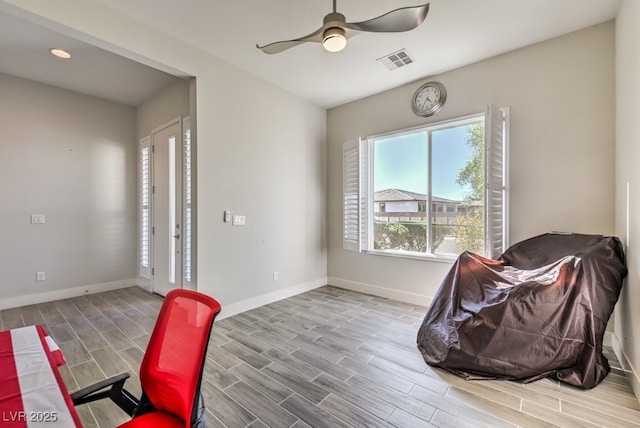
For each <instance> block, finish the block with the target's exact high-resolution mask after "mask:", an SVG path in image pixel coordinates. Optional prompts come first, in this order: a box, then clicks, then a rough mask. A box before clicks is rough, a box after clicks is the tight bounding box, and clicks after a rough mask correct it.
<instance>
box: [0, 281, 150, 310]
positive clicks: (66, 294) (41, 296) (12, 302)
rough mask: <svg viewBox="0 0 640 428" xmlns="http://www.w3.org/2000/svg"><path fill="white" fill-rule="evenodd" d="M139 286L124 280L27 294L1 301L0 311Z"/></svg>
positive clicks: (135, 282)
mask: <svg viewBox="0 0 640 428" xmlns="http://www.w3.org/2000/svg"><path fill="white" fill-rule="evenodd" d="M137 284H138V283H137V280H136V279H122V280H119V281H110V282H103V283H100V284H91V285H84V286H82V287H73V288H64V289H62V290H52V291H45V292H44V293H35V294H25V295H23V296H16V297H8V298H3V299H2V300H0V310H1V309H10V308H18V307H20V306H27V305H35V304H38V303H45V302H52V301H54V300H60V299H69V298H71V297H78V296H84V295H86V294H94V293H101V292H103V291H111V290H117V289H119V288H127V287H133V286H135V285H137Z"/></svg>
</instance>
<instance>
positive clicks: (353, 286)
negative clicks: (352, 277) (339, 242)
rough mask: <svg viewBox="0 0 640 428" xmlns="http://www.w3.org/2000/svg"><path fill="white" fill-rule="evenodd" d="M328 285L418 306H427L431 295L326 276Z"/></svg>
mask: <svg viewBox="0 0 640 428" xmlns="http://www.w3.org/2000/svg"><path fill="white" fill-rule="evenodd" d="M328 284H329V285H335V286H336V287H340V288H345V289H347V290H352V291H359V292H361V293H366V294H373V295H374V296H379V297H386V298H387V299H392V300H398V301H400V302H405V303H411V304H414V305H419V306H426V307H429V306H430V305H431V301H432V300H433V296H426V295H422V294H415V293H409V292H407V291H400V290H393V289H391V288H384V287H379V286H377V285H371V284H365V283H363V282H355V281H349V280H346V279H341V278H333V277H329V278H328Z"/></svg>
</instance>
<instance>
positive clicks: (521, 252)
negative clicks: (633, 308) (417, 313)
mask: <svg viewBox="0 0 640 428" xmlns="http://www.w3.org/2000/svg"><path fill="white" fill-rule="evenodd" d="M626 274H627V269H626V267H625V262H624V252H623V248H622V244H621V243H620V240H619V239H618V238H615V237H606V236H600V235H580V234H553V233H549V234H545V235H541V236H537V237H535V238H531V239H528V240H526V241H522V242H520V243H518V244H515V245H513V246H512V247H510V248H509V249H508V250H507V251H506V252H505V253H504V254H502V256H500V258H499V259H498V260H497V261H496V260H489V259H485V258H483V257H481V256H478V255H476V254H472V253H468V252H465V253H463V254H461V255H460V256H459V257H458V259H457V261H456V262H455V264H454V265H453V266H452V268H451V270H450V271H449V273H448V275H447V276H446V278H445V279H444V281H443V282H442V284H441V285H440V288H439V290H438V292H437V293H436V295H435V297H434V300H433V303H432V304H431V306H430V308H429V310H428V312H427V314H426V316H425V319H424V321H423V323H422V326H421V327H420V330H419V331H418V348H419V349H420V351H421V352H422V355H423V357H424V360H425V361H426V362H427V363H428V364H430V365H433V366H438V367H441V368H443V369H446V370H448V371H450V372H453V373H456V374H459V375H462V376H464V377H465V378H468V379H508V380H517V381H521V382H530V381H534V380H537V379H540V378H543V377H549V376H551V377H555V378H557V379H559V380H561V381H563V382H566V383H569V384H572V385H575V386H579V387H582V388H592V387H594V386H596V385H597V384H598V383H600V381H602V379H604V378H605V377H606V376H607V374H608V373H609V370H610V367H609V362H608V361H607V359H606V357H605V356H604V355H603V354H602V340H603V337H604V332H605V329H606V326H607V321H608V320H609V317H610V316H611V313H612V312H613V307H614V305H615V303H616V301H617V300H618V296H619V294H620V289H621V288H622V280H623V278H624V277H625V276H626Z"/></svg>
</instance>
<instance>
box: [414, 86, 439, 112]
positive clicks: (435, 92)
mask: <svg viewBox="0 0 640 428" xmlns="http://www.w3.org/2000/svg"><path fill="white" fill-rule="evenodd" d="M439 102H440V90H439V89H438V88H436V87H435V86H427V87H425V88H422V90H421V91H419V92H418V93H417V94H416V107H418V108H419V109H420V110H423V111H428V110H431V109H432V108H434V107H435V106H437V105H438V103H439Z"/></svg>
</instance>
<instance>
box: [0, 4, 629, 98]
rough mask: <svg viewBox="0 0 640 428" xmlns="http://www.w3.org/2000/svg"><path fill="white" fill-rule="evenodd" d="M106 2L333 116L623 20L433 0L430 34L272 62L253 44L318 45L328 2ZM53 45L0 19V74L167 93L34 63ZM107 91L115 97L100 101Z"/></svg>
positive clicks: (115, 66) (579, 9)
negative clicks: (407, 59) (355, 103)
mask: <svg viewBox="0 0 640 428" xmlns="http://www.w3.org/2000/svg"><path fill="white" fill-rule="evenodd" d="M99 1H100V2H102V3H104V4H105V5H108V6H109V7H111V8H113V9H116V10H118V11H120V12H121V13H123V14H125V15H128V16H130V17H133V18H135V19H137V20H139V21H141V22H144V23H145V24H146V25H149V26H151V27H154V28H156V29H159V30H161V31H164V32H166V33H168V34H171V35H172V36H174V37H176V38H178V39H181V40H183V41H185V42H187V43H190V44H192V45H194V46H197V47H198V48H200V49H202V50H205V51H208V52H210V53H211V54H212V55H215V56H217V57H219V58H221V59H223V60H225V61H227V62H229V63H232V64H235V65H236V66H238V67H240V68H242V69H244V70H247V71H249V72H251V73H254V74H257V75H259V76H260V77H261V78H263V79H264V80H267V81H269V82H271V83H273V84H274V85H276V86H279V87H281V88H283V89H285V90H287V91H289V92H292V93H294V94H296V95H298V96H300V97H302V98H305V99H307V100H309V101H311V102H312V103H314V104H316V105H319V106H322V107H325V108H330V107H333V106H337V105H340V104H343V103H346V102H349V101H352V100H355V99H358V98H362V97H364V96H368V95H371V94H374V93H377V92H381V91H384V90H387V89H391V88H394V87H397V86H399V85H402V84H405V83H408V82H411V81H414V80H418V79H422V78H425V77H427V76H430V75H434V74H437V73H441V72H444V71H447V70H451V69H454V68H457V67H460V66H463V65H466V64H470V63H473V62H476V61H479V60H482V59H486V58H490V57H492V56H495V55H498V54H501V53H504V52H508V51H511V50H513V49H517V48H520V47H524V46H527V45H531V44H534V43H537V42H540V41H543V40H547V39H550V38H553V37H557V36H560V35H562V34H566V33H569V32H572V31H575V30H578V29H581V28H585V27H588V26H591V25H595V24H598V23H601V22H604V21H608V20H610V19H613V18H615V15H616V12H617V10H618V6H619V2H620V1H619V0H431V1H430V3H431V7H430V11H429V15H428V16H427V18H426V20H425V22H424V23H423V24H422V25H421V26H420V27H418V28H417V29H415V30H413V31H410V32H406V33H396V34H372V33H369V34H362V35H359V36H357V37H354V38H353V39H350V40H349V43H348V45H347V47H346V48H345V49H344V50H343V51H342V52H339V53H335V54H331V53H328V52H325V51H324V50H323V49H322V47H321V45H319V44H315V43H309V44H304V45H301V46H298V47H295V48H292V49H290V50H287V51H285V52H283V53H280V54H276V55H267V54H264V53H263V52H261V51H259V50H258V49H256V47H255V45H256V43H258V44H260V45H263V44H267V43H270V42H273V41H278V40H288V39H293V38H298V37H301V36H304V35H306V34H308V33H311V32H312V31H314V30H316V29H317V28H319V27H320V26H321V25H322V18H323V17H324V15H326V14H327V13H329V12H331V8H332V2H331V0H234V1H229V0H189V1H184V0H99ZM425 1H426V0H338V3H337V4H338V12H341V13H342V14H344V15H345V16H346V18H347V21H348V22H353V21H363V20H367V19H370V18H373V17H376V16H378V15H381V14H383V13H386V12H388V11H390V10H393V9H396V8H399V7H406V6H415V5H418V4H420V3H421V2H425ZM57 37H61V38H63V36H61V35H59V34H56V33H53V32H51V31H49V30H44V29H42V28H40V29H38V28H36V27H35V26H34V25H33V24H27V23H25V22H24V21H19V20H17V19H16V18H11V17H8V16H7V15H3V14H2V13H0V55H3V56H2V57H3V58H7V57H6V56H4V55H5V54H6V53H7V52H10V53H11V55H12V56H10V57H9V58H14V59H12V60H11V61H4V60H3V61H2V62H0V72H3V73H7V74H13V75H19V76H22V77H26V78H29V79H32V80H37V81H42V82H45V83H49V84H53V85H57V86H62V87H65V88H67V89H73V90H77V91H80V92H86V93H89V94H91V95H97V96H103V97H105V98H108V99H114V98H119V99H120V102H124V103H127V104H132V105H136V103H140V102H141V101H140V100H142V101H144V100H145V99H146V98H145V97H148V96H149V95H150V94H152V93H153V92H154V91H157V90H158V89H159V88H160V87H162V86H164V85H166V84H167V83H168V80H166V79H168V78H169V77H168V76H167V75H165V74H164V73H162V72H159V71H155V70H149V69H148V68H147V67H145V66H142V65H140V64H137V63H132V62H131V61H128V60H124V59H122V58H120V57H117V56H116V55H113V54H110V53H108V52H106V51H103V50H100V49H98V48H94V47H91V46H90V45H86V44H84V43H80V42H77V41H73V42H71V41H69V40H64V39H63V40H62V42H67V44H66V45H65V44H61V45H63V46H70V49H72V50H74V52H75V54H74V60H72V61H68V62H62V61H60V60H56V59H55V58H49V57H48V55H49V54H48V53H47V52H46V51H45V53H46V55H45V54H40V53H38V55H37V56H36V54H35V53H34V52H35V51H36V50H37V49H45V50H46V49H48V48H49V47H51V46H52V43H53V42H54V41H57ZM25 48H27V49H25ZM402 48H405V49H407V51H408V52H409V54H410V55H411V56H412V57H413V58H414V60H415V62H414V63H413V64H410V65H409V66H406V67H403V68H400V69H397V70H393V71H389V70H387V68H385V67H384V66H383V65H382V64H380V63H378V62H376V59H377V58H380V57H382V56H384V55H387V54H390V53H392V52H394V51H397V50H399V49H402ZM52 59H53V60H54V62H53V63H51V60H52ZM81 59H82V61H81ZM61 63H64V65H63V66H62V65H61ZM62 67H65V68H63V69H62V70H63V71H62V72H61V71H60V70H59V69H61V68H62ZM147 73H149V75H147ZM124 82H135V84H133V85H131V84H126V83H124ZM134 89H135V91H134ZM101 90H102V91H103V92H104V93H106V94H108V95H109V96H106V95H104V94H103V95H101V94H100V91H101ZM132 91H134V92H136V94H135V95H134V94H132V93H131V92H132ZM116 100H117V99H116Z"/></svg>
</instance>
